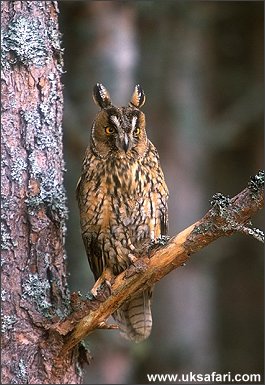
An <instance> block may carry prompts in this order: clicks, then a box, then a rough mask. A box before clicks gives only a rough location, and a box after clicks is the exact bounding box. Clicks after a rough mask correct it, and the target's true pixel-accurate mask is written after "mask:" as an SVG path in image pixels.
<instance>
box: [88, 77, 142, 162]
mask: <svg viewBox="0 0 265 385" xmlns="http://www.w3.org/2000/svg"><path fill="white" fill-rule="evenodd" d="M93 99H94V101H95V103H96V104H97V105H98V106H99V107H100V108H101V111H100V112H99V113H98V114H97V116H96V119H95V121H94V123H93V126H92V132H91V147H92V149H93V150H94V152H95V153H96V154H98V155H99V156H101V157H104V158H106V157H113V156H114V157H115V156H121V157H123V156H129V155H133V156H136V157H139V156H143V155H144V153H145V152H146V149H147V137H146V131H145V115H144V113H143V112H142V111H140V108H141V107H142V106H143V105H144V102H145V94H144V92H143V89H142V88H141V86H140V85H137V86H135V89H134V92H133V94H132V97H131V100H130V102H129V104H128V105H127V106H126V107H116V106H114V105H113V104H112V101H111V98H110V95H109V92H108V91H107V89H106V88H105V87H104V86H103V85H102V84H100V83H97V84H96V85H95V87H94V92H93Z"/></svg>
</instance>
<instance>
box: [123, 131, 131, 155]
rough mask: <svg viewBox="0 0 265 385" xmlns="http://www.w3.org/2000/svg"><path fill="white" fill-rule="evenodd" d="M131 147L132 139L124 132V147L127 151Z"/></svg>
mask: <svg viewBox="0 0 265 385" xmlns="http://www.w3.org/2000/svg"><path fill="white" fill-rule="evenodd" d="M129 147H130V141H129V138H128V135H127V134H124V139H123V143H122V148H123V149H124V151H125V153H126V152H127V151H128V150H129Z"/></svg>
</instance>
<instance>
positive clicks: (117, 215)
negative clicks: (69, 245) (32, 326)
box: [77, 83, 168, 342]
mask: <svg viewBox="0 0 265 385" xmlns="http://www.w3.org/2000/svg"><path fill="white" fill-rule="evenodd" d="M93 98H94V101H95V102H96V104H97V105H98V106H99V107H100V108H101V110H100V111H99V113H98V114H97V116H96V118H95V120H94V122H93V125H92V129H91V140H90V146H89V147H88V148H87V150H86V153H85V157H84V161H83V167H82V173H81V178H80V180H79V182H78V185H77V199H78V204H79V209H80V221H81V232H82V237H83V241H84V245H85V248H86V253H87V256H88V261H89V264H90V267H91V270H92V272H93V274H94V277H95V279H96V280H97V279H98V278H99V277H100V276H101V275H102V273H104V271H105V270H106V269H110V270H111V271H112V273H113V274H114V275H118V274H119V273H121V272H122V271H124V270H125V269H126V268H127V267H128V266H130V265H131V263H133V261H135V259H136V258H137V257H139V256H140V255H144V254H145V255H147V252H148V249H149V246H150V243H151V241H156V240H157V239H158V238H159V237H160V236H161V235H166V234H167V230H168V212H167V199H168V190H167V186H166V183H165V180H164V175H163V172H162V169H161V167H160V162H159V156H158V153H157V150H156V148H155V147H154V145H153V144H152V143H151V142H150V141H149V140H148V138H147V135H146V129H145V115H144V113H143V112H142V111H141V110H140V108H141V107H142V106H143V104H144V102H145V95H144V92H143V89H142V88H141V86H140V85H137V86H136V87H135V89H134V92H133V95H132V98H131V100H130V102H129V104H128V105H127V106H126V107H116V106H114V105H113V104H112V101H111V98H110V95H109V92H108V91H107V90H106V88H105V87H104V86H103V85H102V84H100V83H97V84H96V86H95V87H94V93H93ZM152 289H153V288H152V287H151V288H150V289H147V290H145V291H144V292H142V293H136V294H135V295H134V296H133V297H131V298H130V299H129V300H128V301H127V302H125V303H124V304H123V305H122V306H121V307H120V308H119V309H118V310H117V311H116V312H115V313H114V314H113V317H114V319H115V320H116V321H117V322H118V324H119V327H120V330H121V334H122V335H123V336H124V337H125V338H127V339H130V340H132V341H135V342H139V341H142V340H144V339H145V338H147V337H148V336H149V334H150V332H151V328H152V315H151V304H150V300H151V294H152Z"/></svg>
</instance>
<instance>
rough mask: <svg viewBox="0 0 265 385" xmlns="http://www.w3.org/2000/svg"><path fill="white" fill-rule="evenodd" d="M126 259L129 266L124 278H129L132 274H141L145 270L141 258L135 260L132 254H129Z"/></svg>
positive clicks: (145, 266)
mask: <svg viewBox="0 0 265 385" xmlns="http://www.w3.org/2000/svg"><path fill="white" fill-rule="evenodd" d="M128 257H129V259H130V262H131V265H130V267H129V268H128V269H127V271H126V275H125V276H126V278H129V277H131V276H132V275H134V274H137V273H141V272H143V271H145V270H146V269H147V265H146V263H145V261H144V259H143V258H141V257H139V258H137V257H136V256H135V255H133V254H129V255H128Z"/></svg>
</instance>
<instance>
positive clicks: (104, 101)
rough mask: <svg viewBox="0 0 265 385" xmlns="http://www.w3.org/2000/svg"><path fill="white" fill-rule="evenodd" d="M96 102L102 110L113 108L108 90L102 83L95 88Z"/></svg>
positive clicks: (94, 97) (94, 96)
mask: <svg viewBox="0 0 265 385" xmlns="http://www.w3.org/2000/svg"><path fill="white" fill-rule="evenodd" d="M93 99H94V102H95V103H96V104H97V105H98V106H99V107H101V108H107V107H110V106H112V103H111V99H110V95H109V92H108V90H107V89H106V88H105V87H104V86H103V84H101V83H97V84H96V85H95V86H94V88H93Z"/></svg>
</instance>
